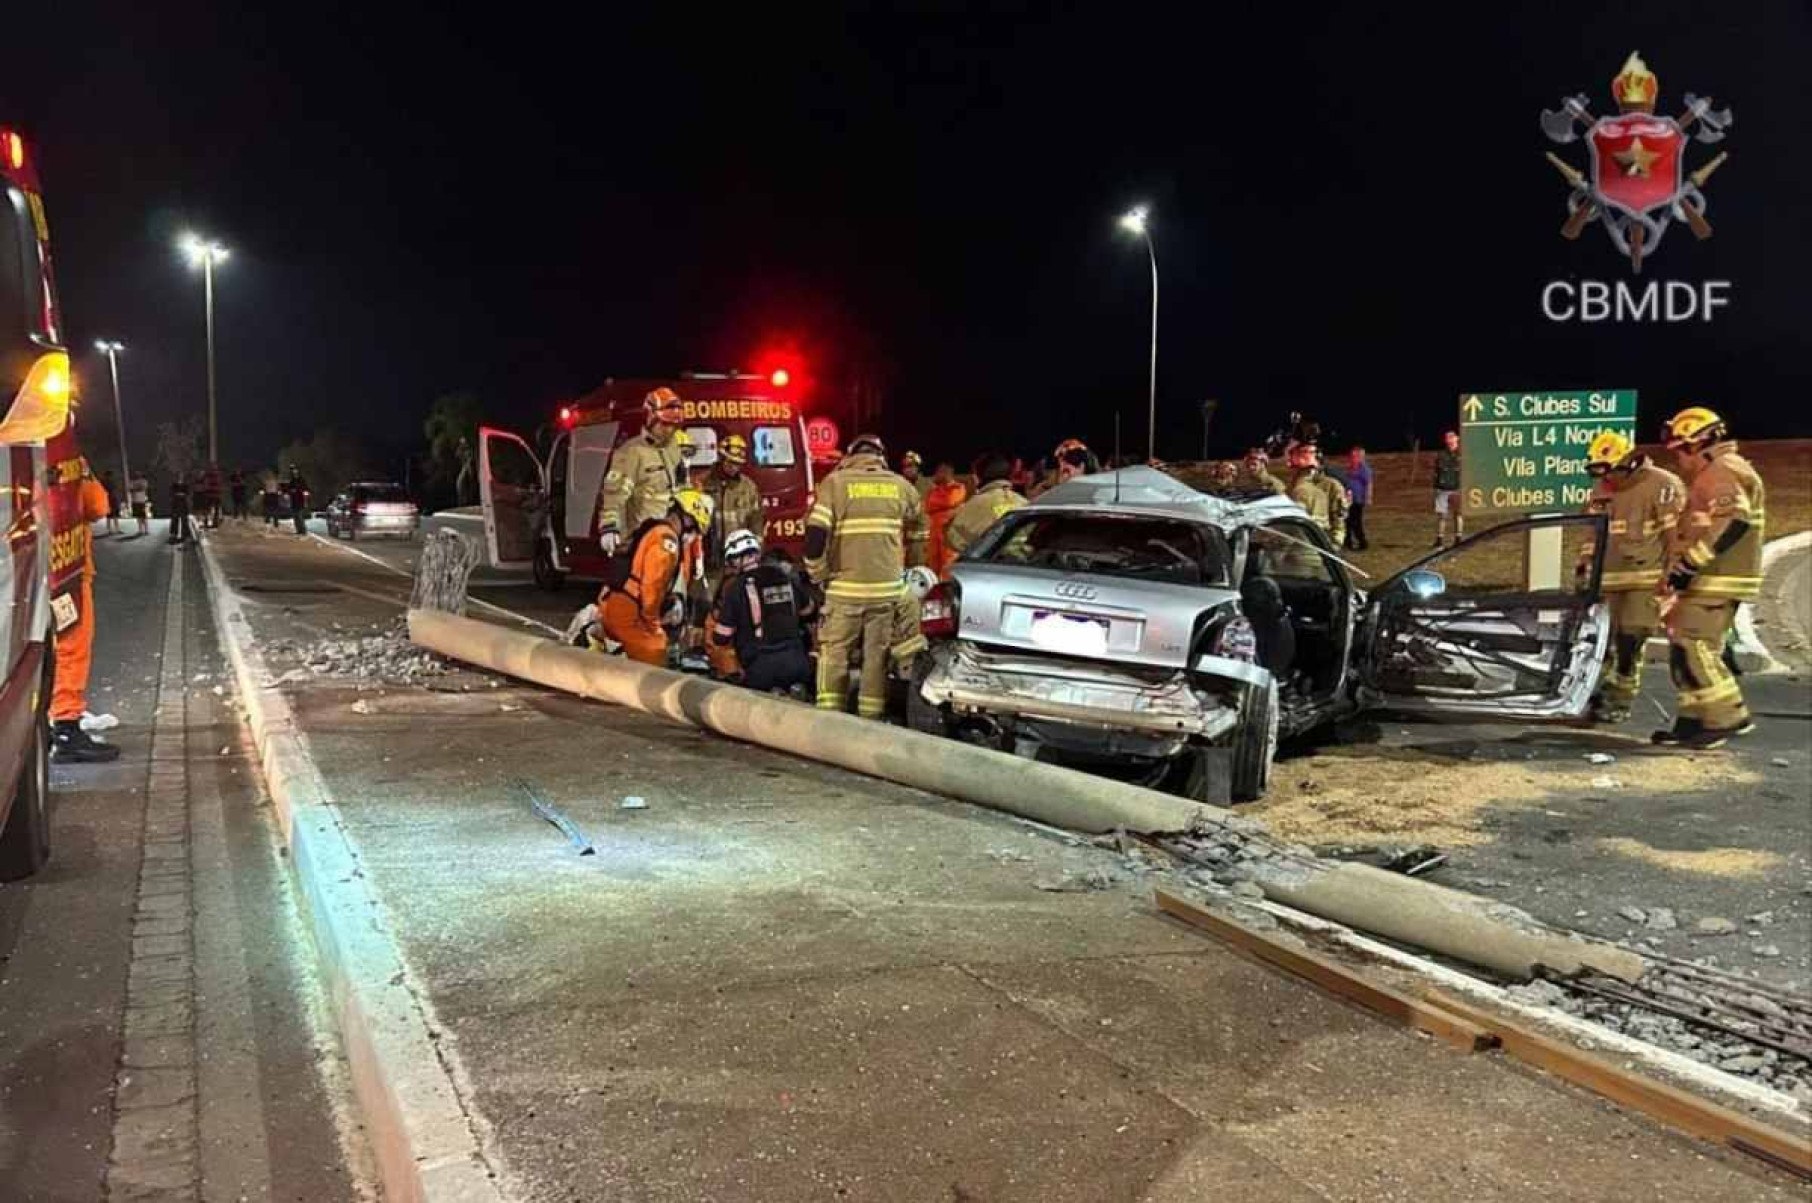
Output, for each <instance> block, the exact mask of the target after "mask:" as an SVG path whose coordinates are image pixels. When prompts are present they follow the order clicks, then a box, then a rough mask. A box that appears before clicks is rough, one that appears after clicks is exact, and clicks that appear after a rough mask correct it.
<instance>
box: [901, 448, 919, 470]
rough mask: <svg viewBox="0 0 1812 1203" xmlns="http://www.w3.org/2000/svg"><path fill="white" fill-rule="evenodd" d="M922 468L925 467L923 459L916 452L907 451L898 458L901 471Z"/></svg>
mask: <svg viewBox="0 0 1812 1203" xmlns="http://www.w3.org/2000/svg"><path fill="white" fill-rule="evenodd" d="M924 466H925V457H924V456H922V455H920V454H919V453H918V452H916V451H908V452H907V453H906V454H905V455H902V456H901V457H900V467H901V469H906V468H923V467H924Z"/></svg>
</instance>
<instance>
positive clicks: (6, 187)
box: [0, 127, 86, 881]
mask: <svg viewBox="0 0 1812 1203" xmlns="http://www.w3.org/2000/svg"><path fill="white" fill-rule="evenodd" d="M34 158H35V155H34V151H33V148H32V147H31V145H30V144H29V143H27V142H26V140H25V139H24V138H23V137H21V136H20V135H19V133H18V132H17V131H14V130H11V129H7V128H5V127H0V406H4V412H3V413H0V527H3V528H4V529H5V530H6V532H7V539H6V546H5V548H4V550H0V881H13V880H16V879H18V878H21V877H27V876H30V875H31V874H32V873H34V872H36V871H37V870H38V869H39V868H40V867H41V866H42V865H43V864H44V862H45V861H46V860H48V859H49V857H50V722H49V712H50V689H51V677H52V673H53V672H54V670H55V666H56V657H55V656H53V655H52V654H51V647H52V639H53V633H52V632H53V622H54V619H53V617H52V604H51V588H50V570H51V560H52V548H51V543H52V526H51V515H50V488H49V475H48V457H47V455H46V451H45V444H46V442H47V441H49V440H51V439H54V438H56V437H57V436H58V435H60V434H61V433H62V432H63V431H64V430H65V429H66V428H67V427H68V425H69V406H70V395H71V392H72V389H71V385H70V376H69V354H68V352H67V351H66V350H65V349H64V347H63V332H62V318H61V316H60V314H59V311H58V307H57V293H56V287H55V284H54V283H53V279H52V275H51V270H50V227H49V224H48V223H47V222H46V220H45V216H44V200H43V197H42V195H41V193H40V192H39V189H38V176H37V171H36V165H35V163H34ZM84 533H86V532H84Z"/></svg>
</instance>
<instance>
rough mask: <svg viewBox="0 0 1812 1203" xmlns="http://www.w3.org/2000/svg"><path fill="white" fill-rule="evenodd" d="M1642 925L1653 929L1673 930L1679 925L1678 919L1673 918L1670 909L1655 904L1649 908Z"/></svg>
mask: <svg viewBox="0 0 1812 1203" xmlns="http://www.w3.org/2000/svg"><path fill="white" fill-rule="evenodd" d="M1643 926H1645V927H1647V928H1650V929H1651V930H1653V931H1673V930H1674V929H1675V928H1677V927H1679V926H1680V921H1679V920H1678V919H1676V918H1674V913H1673V911H1672V910H1670V909H1668V908H1667V907H1664V906H1657V907H1651V908H1649V912H1648V918H1647V919H1645V920H1644V921H1643Z"/></svg>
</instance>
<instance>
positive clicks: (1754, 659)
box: [1736, 531, 1812, 673]
mask: <svg viewBox="0 0 1812 1203" xmlns="http://www.w3.org/2000/svg"><path fill="white" fill-rule="evenodd" d="M1807 547H1812V531H1800V532H1799V533H1798V534H1792V535H1783V536H1781V537H1780V538H1778V539H1771V540H1769V542H1768V544H1767V545H1766V546H1764V547H1763V548H1762V588H1763V589H1766V588H1767V587H1768V585H1767V581H1768V570H1769V569H1771V568H1773V567H1774V565H1775V562H1776V561H1778V560H1779V559H1780V558H1781V557H1782V556H1785V555H1790V554H1792V553H1793V552H1796V551H1803V550H1804V549H1805V548H1807ZM1736 656H1737V664H1739V665H1740V666H1741V667H1742V669H1743V671H1744V672H1746V673H1771V672H1786V671H1787V666H1786V665H1785V664H1782V663H1781V662H1780V661H1779V660H1777V659H1775V657H1774V655H1773V653H1771V652H1770V651H1769V650H1768V645H1767V644H1765V643H1763V642H1762V637H1761V634H1760V632H1758V631H1757V630H1756V629H1755V603H1753V602H1750V603H1748V604H1746V605H1741V606H1738V607H1737V617H1736Z"/></svg>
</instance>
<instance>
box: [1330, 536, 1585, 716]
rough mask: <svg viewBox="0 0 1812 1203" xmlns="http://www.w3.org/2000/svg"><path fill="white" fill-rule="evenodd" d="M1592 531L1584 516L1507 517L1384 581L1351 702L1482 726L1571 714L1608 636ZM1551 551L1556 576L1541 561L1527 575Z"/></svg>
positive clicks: (1365, 631)
mask: <svg viewBox="0 0 1812 1203" xmlns="http://www.w3.org/2000/svg"><path fill="white" fill-rule="evenodd" d="M1604 527H1605V521H1604V519H1603V518H1602V517H1601V516H1598V515H1588V514H1579V515H1565V516H1563V515H1555V516H1550V517H1541V518H1530V519H1525V520H1523V521H1520V522H1511V523H1508V524H1506V525H1503V526H1498V527H1493V528H1492V529H1491V530H1488V531H1486V532H1484V533H1483V534H1479V535H1475V536H1473V537H1472V538H1470V539H1465V540H1462V541H1461V542H1460V543H1459V544H1457V545H1456V546H1454V547H1451V548H1448V549H1447V550H1445V551H1441V552H1437V553H1435V554H1434V555H1431V556H1428V557H1426V558H1425V559H1423V560H1421V561H1420V562H1418V563H1417V564H1415V565H1413V566H1412V567H1410V568H1408V569H1405V570H1404V571H1403V572H1400V573H1398V574H1397V575H1396V576H1394V577H1392V578H1391V579H1390V580H1388V581H1386V582H1384V584H1383V585H1381V586H1380V587H1379V588H1378V589H1376V590H1375V591H1374V592H1373V593H1372V595H1371V598H1370V601H1369V602H1368V604H1367V609H1366V617H1365V623H1364V626H1363V627H1362V629H1361V632H1360V638H1359V641H1358V644H1357V647H1356V654H1357V660H1358V663H1357V665H1356V667H1357V675H1358V679H1359V681H1360V689H1359V696H1360V700H1361V701H1362V702H1364V703H1367V704H1370V705H1374V706H1384V707H1388V708H1390V709H1393V710H1402V711H1409V712H1420V713H1426V714H1430V715H1451V716H1454V717H1465V718H1471V719H1483V720H1487V721H1489V720H1493V719H1512V720H1522V721H1529V720H1541V719H1571V718H1577V717H1580V716H1581V715H1583V714H1584V713H1585V711H1586V709H1587V706H1588V705H1589V703H1590V702H1591V698H1592V693H1593V691H1594V690H1596V689H1597V687H1598V676H1599V673H1600V672H1601V671H1602V669H1603V666H1604V653H1605V648H1606V646H1607V645H1608V644H1609V641H1610V612H1609V609H1608V607H1606V606H1605V605H1604V604H1603V602H1602V600H1601V598H1600V596H1599V577H1600V575H1601V574H1602V571H1603V566H1604V545H1605V532H1604ZM1531 536H1534V537H1533V538H1532V537H1531ZM1556 544H1558V547H1559V556H1560V561H1559V573H1558V579H1554V574H1553V572H1552V571H1551V567H1552V566H1551V565H1550V566H1548V567H1549V570H1548V571H1546V572H1543V571H1537V572H1536V573H1535V574H1534V575H1533V577H1532V576H1531V572H1530V568H1531V563H1530V557H1531V555H1534V554H1537V553H1536V548H1537V547H1538V546H1546V547H1547V548H1549V549H1552V548H1554V547H1555V545H1556ZM1588 545H1589V546H1591V547H1592V548H1594V549H1595V550H1593V551H1591V552H1589V553H1587V552H1585V551H1584V548H1586V547H1587V546H1588ZM1550 554H1551V552H1550ZM1540 567H1541V566H1540V565H1537V568H1538V569H1539V568H1540ZM1543 576H1547V577H1548V578H1549V579H1547V580H1545V581H1544V580H1542V579H1541V578H1542V577H1543Z"/></svg>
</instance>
